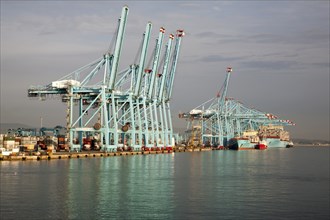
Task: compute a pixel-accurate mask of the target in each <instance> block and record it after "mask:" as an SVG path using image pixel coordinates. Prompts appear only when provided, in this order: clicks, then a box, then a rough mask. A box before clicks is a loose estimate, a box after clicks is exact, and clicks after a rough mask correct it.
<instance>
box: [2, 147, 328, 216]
mask: <svg viewBox="0 0 330 220" xmlns="http://www.w3.org/2000/svg"><path fill="white" fill-rule="evenodd" d="M329 150H330V148H329V147H294V148H290V149H268V150H266V151H239V152H237V151H209V152H193V153H175V154H174V153H173V154H158V155H135V156H121V157H105V158H82V159H71V160H51V161H46V160H45V161H13V162H8V161H2V162H1V163H0V166H1V188H0V193H1V194H0V196H1V201H0V202H1V204H0V205H1V214H0V219H1V220H4V219H329V218H330V214H329V181H330V179H329V156H330V153H329Z"/></svg>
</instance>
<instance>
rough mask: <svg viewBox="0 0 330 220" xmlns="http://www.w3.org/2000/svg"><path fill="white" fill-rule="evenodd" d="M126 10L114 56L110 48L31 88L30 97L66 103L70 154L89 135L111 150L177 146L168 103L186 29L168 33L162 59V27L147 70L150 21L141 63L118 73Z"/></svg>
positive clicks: (144, 36) (141, 50)
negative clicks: (58, 100) (96, 56)
mask: <svg viewBox="0 0 330 220" xmlns="http://www.w3.org/2000/svg"><path fill="white" fill-rule="evenodd" d="M128 12H129V8H128V7H127V6H124V7H123V8H122V12H121V17H120V19H119V24H118V27H117V28H118V29H117V31H116V36H115V38H114V39H115V44H114V51H113V52H112V51H110V49H109V50H108V51H107V52H106V53H105V54H104V55H103V56H102V57H100V58H99V59H97V60H95V61H93V62H91V63H89V64H87V65H85V66H83V67H81V68H79V69H77V70H75V71H73V72H71V73H70V74H68V75H66V76H64V77H62V78H60V79H59V80H56V81H53V82H52V83H50V84H48V85H46V86H32V87H30V88H29V89H28V97H31V98H37V99H41V100H46V99H47V98H48V97H51V96H54V95H55V96H59V97H60V98H61V99H62V102H64V103H66V105H67V110H66V121H67V122H66V139H67V142H68V146H69V150H70V151H80V150H82V148H83V143H84V139H85V138H86V136H87V135H91V136H92V138H93V140H97V141H98V144H99V145H100V146H101V149H102V150H104V151H108V152H115V151H117V150H118V147H119V148H120V147H121V148H123V147H130V148H131V149H132V150H135V151H140V150H141V149H142V148H143V149H144V150H152V149H155V148H156V149H158V148H172V147H173V146H174V141H173V128H172V122H171V111H170V100H171V96H172V88H173V83H174V78H175V73H176V68H177V63H178V58H179V52H180V46H181V40H182V37H183V36H184V31H183V30H177V31H176V33H175V34H170V35H169V37H168V41H167V43H166V45H165V49H164V50H163V60H161V59H160V57H161V53H162V45H163V41H164V36H165V28H163V27H161V28H160V30H159V35H158V38H157V39H156V44H155V47H154V49H153V54H152V55H151V59H152V61H153V62H152V67H151V68H149V66H148V64H147V63H146V57H147V51H148V47H149V41H150V35H151V29H152V23H151V22H148V23H147V25H146V29H145V32H144V33H143V37H142V43H141V46H140V49H139V50H140V51H138V53H139V59H138V60H139V62H136V63H133V64H131V65H129V67H127V68H126V69H124V70H122V71H118V64H119V61H120V58H121V51H122V45H123V42H124V35H125V28H126V22H127V17H128Z"/></svg>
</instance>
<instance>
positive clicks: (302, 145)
mask: <svg viewBox="0 0 330 220" xmlns="http://www.w3.org/2000/svg"><path fill="white" fill-rule="evenodd" d="M294 147H330V144H294Z"/></svg>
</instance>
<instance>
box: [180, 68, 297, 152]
mask: <svg viewBox="0 0 330 220" xmlns="http://www.w3.org/2000/svg"><path fill="white" fill-rule="evenodd" d="M231 73H232V68H231V67H228V68H227V74H226V78H225V81H224V83H223V85H222V87H221V89H220V91H219V92H218V94H217V96H216V97H214V98H211V99H210V100H208V101H206V102H204V103H202V104H201V105H199V106H197V107H196V108H194V109H192V110H191V111H190V112H187V113H180V114H179V118H182V119H185V120H186V121H187V122H188V123H187V130H186V133H185V137H184V139H185V141H186V143H187V145H188V146H213V147H217V148H220V149H221V148H234V149H239V148H254V146H255V143H257V142H258V141H260V140H261V139H265V140H267V144H268V145H269V146H275V147H282V146H283V144H284V147H286V146H287V145H289V144H290V143H289V135H288V132H286V131H283V129H282V127H283V126H287V125H295V124H294V123H293V122H291V121H289V120H281V119H278V117H277V116H275V115H273V114H271V113H265V112H262V111H259V110H256V109H253V108H249V107H247V106H245V105H244V104H243V103H241V102H240V101H237V100H235V99H233V98H229V97H227V92H228V85H229V79H230V75H231ZM279 133H280V134H281V137H279V136H280V135H279ZM275 136H276V137H275ZM274 139H279V140H276V141H277V142H276V141H275V140H274ZM241 140H244V141H245V142H242V141H241ZM238 142H239V143H238ZM253 143H254V144H253Z"/></svg>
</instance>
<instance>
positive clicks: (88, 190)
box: [67, 154, 174, 219]
mask: <svg viewBox="0 0 330 220" xmlns="http://www.w3.org/2000/svg"><path fill="white" fill-rule="evenodd" d="M173 170H174V158H173V156H172V155H165V154H162V155H148V156H130V157H109V158H101V159H84V160H71V161H70V169H69V173H68V179H69V184H68V192H69V193H68V201H67V206H68V210H69V215H68V217H69V218H70V219H77V218H86V219H92V218H97V219H109V218H116V219H123V218H133V217H134V218H136V217H137V216H140V217H141V218H142V217H146V218H168V217H170V216H169V213H167V212H164V210H165V209H171V206H172V205H171V203H170V201H171V200H172V198H171V197H173V186H174V183H173V173H174V171H173ZM81 207H90V208H89V209H87V210H86V211H85V210H82V209H81ZM141 210H152V211H151V212H150V211H146V212H141Z"/></svg>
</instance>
